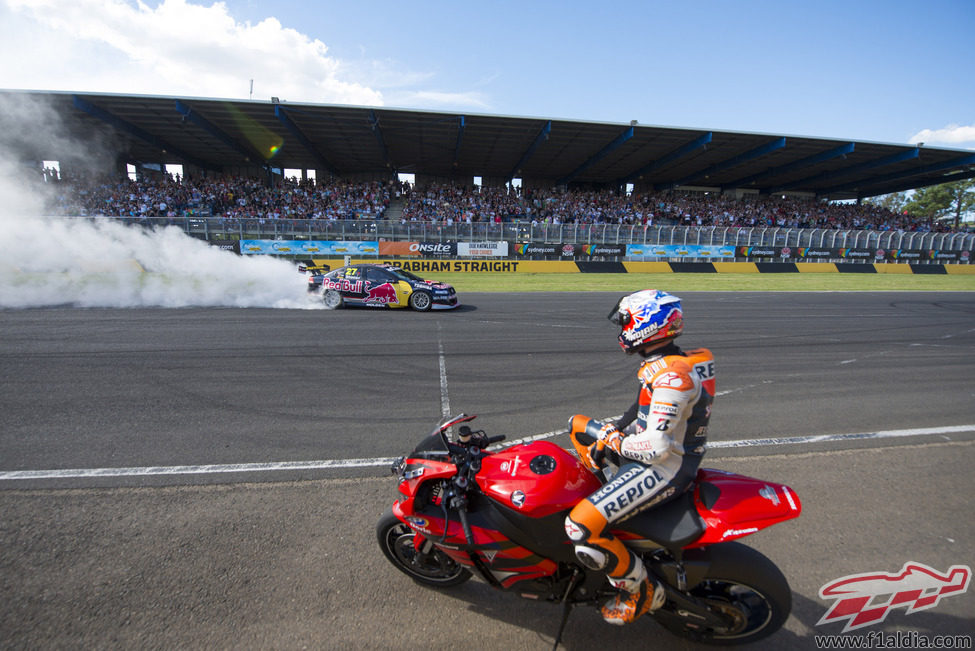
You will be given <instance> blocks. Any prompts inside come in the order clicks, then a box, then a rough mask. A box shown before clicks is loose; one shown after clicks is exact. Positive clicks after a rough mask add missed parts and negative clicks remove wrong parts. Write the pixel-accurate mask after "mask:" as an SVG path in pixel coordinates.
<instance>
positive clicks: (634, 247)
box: [626, 244, 741, 259]
mask: <svg viewBox="0 0 975 651" xmlns="http://www.w3.org/2000/svg"><path fill="white" fill-rule="evenodd" d="M739 248H741V247H739ZM626 256H627V257H628V258H721V259H732V258H734V257H735V247H733V246H730V245H716V246H710V245H707V244H627V245H626Z"/></svg>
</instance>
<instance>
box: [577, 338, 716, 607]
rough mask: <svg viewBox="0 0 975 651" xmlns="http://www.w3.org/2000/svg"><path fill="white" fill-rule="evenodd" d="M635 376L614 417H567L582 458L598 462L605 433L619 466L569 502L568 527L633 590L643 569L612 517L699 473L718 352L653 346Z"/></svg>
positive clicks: (618, 582) (683, 485)
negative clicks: (629, 398)
mask: <svg viewBox="0 0 975 651" xmlns="http://www.w3.org/2000/svg"><path fill="white" fill-rule="evenodd" d="M638 377H639V380H640V393H639V395H638V397H637V401H636V403H635V404H634V406H633V407H632V408H631V409H630V410H628V411H627V413H626V414H624V416H623V417H622V418H621V419H620V420H618V421H617V422H616V424H612V423H606V424H604V423H601V422H599V421H597V420H594V419H591V418H588V417H586V416H582V415H576V416H573V417H572V419H571V420H570V421H569V427H570V433H571V437H572V443H573V445H574V446H575V448H576V451H577V452H578V453H579V456H580V458H581V459H582V460H583V462H584V463H586V464H587V465H588V466H589V467H590V468H593V469H595V464H593V462H592V459H591V457H590V452H589V451H590V446H591V445H592V444H593V443H594V442H595V441H596V440H597V439H598V438H603V439H604V440H605V443H606V451H607V457H608V458H610V459H611V460H613V461H614V463H615V464H616V465H618V466H619V470H618V472H617V473H616V474H615V476H614V477H613V478H612V480H610V481H609V482H608V483H606V484H605V485H604V486H603V487H602V488H600V489H599V490H598V491H596V492H595V493H593V494H592V495H590V496H589V497H588V498H587V499H584V500H582V501H581V502H579V503H578V504H577V505H576V506H575V507H574V508H573V509H572V511H571V512H570V513H569V515H568V517H566V520H565V529H566V533H567V534H568V536H569V538H570V539H571V540H572V542H573V543H574V544H575V547H576V555H577V556H578V558H579V560H580V561H581V562H583V563H584V564H585V565H586V566H587V567H590V568H592V569H595V570H602V571H605V572H606V573H607V574H608V577H609V580H610V582H611V583H613V585H614V586H616V587H618V588H622V589H624V590H627V591H628V592H635V590H636V589H637V586H638V585H639V581H640V580H641V579H642V578H643V577H645V576H646V574H645V571H644V569H643V564H642V563H641V562H640V560H639V558H637V556H636V555H635V554H633V553H631V552H630V551H629V550H627V548H626V547H625V546H624V545H623V543H622V542H621V541H620V540H619V539H618V538H616V536H614V535H613V534H611V533H610V531H609V529H610V525H611V524H613V523H615V522H619V521H621V520H624V519H626V518H629V517H631V516H633V515H635V514H637V513H639V512H641V511H644V510H646V509H649V508H651V507H655V506H659V505H660V504H663V503H664V502H667V501H669V500H671V499H673V498H674V497H677V496H678V495H680V494H681V493H683V492H684V491H685V490H687V488H688V487H689V486H690V484H691V482H692V481H693V480H694V477H695V476H696V474H697V468H698V465H700V462H701V457H702V456H703V455H704V444H705V441H706V438H707V433H708V419H709V418H710V416H711V402H712V400H713V397H714V384H715V379H714V357H713V356H712V355H711V351H709V350H707V349H705V348H699V349H696V350H689V351H686V352H685V351H682V350H681V349H680V348H679V347H677V346H676V345H674V344H673V343H671V344H669V345H668V346H666V347H664V348H662V349H659V350H656V351H653V353H652V354H651V356H650V357H648V358H647V359H646V360H645V361H644V362H643V363H642V364H641V365H640V370H639V372H638ZM610 450H611V451H612V452H610Z"/></svg>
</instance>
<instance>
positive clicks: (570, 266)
mask: <svg viewBox="0 0 975 651" xmlns="http://www.w3.org/2000/svg"><path fill="white" fill-rule="evenodd" d="M313 260H314V261H315V262H316V263H318V264H322V263H324V264H326V265H328V266H329V267H330V268H331V269H338V268H339V267H341V266H343V265H344V264H345V260H344V259H343V258H313ZM377 262H378V263H380V264H392V265H395V266H397V267H402V268H404V269H406V270H408V271H412V272H413V273H437V272H440V273H480V274H483V273H489V274H518V273H529V274H538V273H735V274H742V273H868V274H873V273H895V274H966V275H975V265H971V264H905V263H900V264H898V263H840V262H572V261H562V260H553V261H547V260H544V261H543V260H471V259H463V260H458V259H423V260H395V259H389V260H383V259H377V258H352V264H358V263H372V264H375V263H377Z"/></svg>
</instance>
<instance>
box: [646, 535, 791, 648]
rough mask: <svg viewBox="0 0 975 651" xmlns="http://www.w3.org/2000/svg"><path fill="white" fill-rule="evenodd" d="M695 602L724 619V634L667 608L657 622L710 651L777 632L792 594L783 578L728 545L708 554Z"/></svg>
mask: <svg viewBox="0 0 975 651" xmlns="http://www.w3.org/2000/svg"><path fill="white" fill-rule="evenodd" d="M690 594H691V595H693V596H694V597H696V598H698V599H700V600H702V601H705V602H707V603H708V604H709V605H710V606H711V608H712V609H714V610H716V611H718V612H720V613H722V614H723V615H725V616H726V617H727V618H728V621H729V625H728V626H727V627H723V628H701V627H700V626H699V625H698V624H697V622H695V621H694V619H693V617H687V616H682V615H681V614H680V613H679V612H675V611H673V610H670V609H669V608H668V607H667V606H665V607H663V608H661V609H660V610H659V611H657V612H655V613H654V616H655V619H656V620H657V621H658V622H660V624H661V625H662V626H663V627H664V628H666V629H667V630H669V631H670V632H671V633H673V634H675V635H679V636H680V637H685V638H689V639H692V640H694V641H696V642H703V643H706V644H714V645H733V644H748V643H750V642H755V641H757V640H761V639H762V638H765V637H768V636H769V635H771V634H772V633H774V632H776V631H777V630H779V629H780V628H781V627H782V625H783V624H784V623H785V620H786V619H787V618H788V617H789V612H790V611H791V610H792V591H791V590H790V589H789V582H788V581H787V580H786V578H785V576H784V575H783V574H782V572H781V571H780V570H779V568H778V567H776V566H775V563H773V562H772V561H770V560H769V559H768V558H766V557H765V556H764V555H762V554H761V553H760V552H757V551H755V550H754V549H752V548H751V547H747V546H745V545H742V544H741V543H735V542H729V543H723V544H720V545H715V546H714V547H712V548H711V567H710V568H709V569H708V572H707V575H706V576H705V577H704V580H702V581H701V582H700V583H699V584H698V585H696V586H694V587H693V588H691V590H690Z"/></svg>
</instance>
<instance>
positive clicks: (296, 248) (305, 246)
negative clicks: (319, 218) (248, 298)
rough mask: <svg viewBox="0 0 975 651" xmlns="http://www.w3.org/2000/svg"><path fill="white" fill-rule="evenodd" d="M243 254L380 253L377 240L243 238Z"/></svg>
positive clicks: (241, 243)
mask: <svg viewBox="0 0 975 651" xmlns="http://www.w3.org/2000/svg"><path fill="white" fill-rule="evenodd" d="M240 252H241V254H242V255H252V254H254V255H301V256H312V257H315V256H317V257H321V256H326V255H337V256H340V257H341V256H346V255H371V256H376V255H379V242H376V241H366V242H359V241H348V242H345V241H334V242H333V241H325V240H241V241H240Z"/></svg>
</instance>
